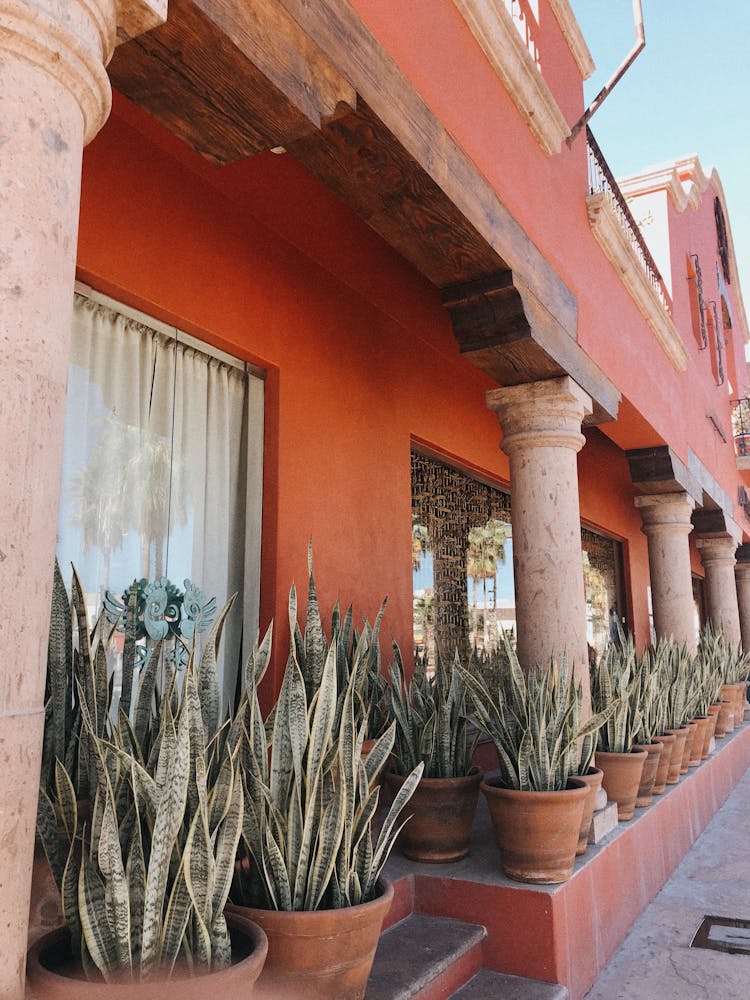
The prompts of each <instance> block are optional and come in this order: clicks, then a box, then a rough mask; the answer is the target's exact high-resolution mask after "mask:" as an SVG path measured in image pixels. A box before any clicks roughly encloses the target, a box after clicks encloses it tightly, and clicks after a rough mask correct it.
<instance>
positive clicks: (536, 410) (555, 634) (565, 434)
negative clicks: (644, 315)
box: [487, 376, 591, 702]
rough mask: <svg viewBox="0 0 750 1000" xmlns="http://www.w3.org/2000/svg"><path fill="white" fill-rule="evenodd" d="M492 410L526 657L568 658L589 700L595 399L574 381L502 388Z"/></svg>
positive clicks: (525, 661) (490, 399)
mask: <svg viewBox="0 0 750 1000" xmlns="http://www.w3.org/2000/svg"><path fill="white" fill-rule="evenodd" d="M487 405H488V406H489V408H490V409H491V410H494V411H495V412H496V413H497V415H498V417H499V419H500V424H501V426H502V428H503V440H502V444H501V448H502V450H503V451H504V452H505V454H506V455H507V456H508V458H509V459H510V482H511V515H512V520H513V572H514V578H515V591H516V620H517V628H518V657H519V660H520V662H521V664H522V665H523V666H524V667H525V668H526V669H528V668H530V667H531V666H533V665H534V664H536V663H543V664H546V663H548V662H549V660H550V657H552V656H555V657H558V658H559V657H561V656H562V654H563V653H565V654H566V655H567V657H568V661H569V662H570V663H573V664H574V667H575V671H576V676H577V677H579V678H580V680H581V683H582V684H583V689H584V692H585V693H586V700H587V702H588V691H589V679H588V648H587V642H586V602H585V597H584V587H583V556H582V549H581V518H580V509H579V503H578V462H577V458H576V456H577V454H578V452H579V451H580V450H581V447H582V446H583V444H584V441H585V438H584V436H583V434H582V433H581V422H582V421H583V418H584V416H585V415H586V414H588V413H591V398H590V397H589V396H588V395H587V394H586V393H585V392H584V391H583V389H581V388H580V387H579V386H578V385H577V384H576V383H575V382H574V381H573V380H572V379H571V378H570V377H569V376H564V377H562V378H556V379H550V380H549V381H546V382H534V383H531V384H529V385H517V386H511V387H509V388H505V389H494V390H491V391H490V392H488V393H487Z"/></svg>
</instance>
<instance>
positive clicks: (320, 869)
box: [304, 782, 346, 910]
mask: <svg viewBox="0 0 750 1000" xmlns="http://www.w3.org/2000/svg"><path fill="white" fill-rule="evenodd" d="M345 815H346V793H345V788H344V783H343V782H339V784H338V786H337V787H336V789H335V790H334V793H333V795H332V796H331V798H330V799H329V801H328V804H327V806H326V808H325V809H324V810H323V814H322V816H321V821H320V828H319V830H318V842H317V846H316V850H315V852H314V855H313V862H312V864H311V866H310V878H309V879H308V884H307V892H306V896H305V905H304V909H305V910H317V909H318V907H319V906H320V903H321V900H322V898H323V893H324V892H325V889H326V886H327V885H328V881H329V879H330V877H331V874H332V873H333V868H334V865H335V863H336V855H337V851H338V845H339V844H340V843H341V838H342V836H343V833H344V822H345Z"/></svg>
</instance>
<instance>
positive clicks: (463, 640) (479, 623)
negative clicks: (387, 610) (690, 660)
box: [412, 452, 625, 663]
mask: <svg viewBox="0 0 750 1000" xmlns="http://www.w3.org/2000/svg"><path fill="white" fill-rule="evenodd" d="M581 539H582V545H581V550H582V558H583V570H584V587H585V593H586V612H587V632H588V641H589V643H590V644H591V645H592V646H593V647H594V648H595V649H596V651H597V653H601V652H602V650H603V649H604V646H605V644H606V642H607V640H608V638H609V636H610V628H611V627H612V619H613V617H614V618H615V619H616V621H618V622H620V624H623V625H624V624H625V622H624V618H623V614H624V610H625V599H624V590H625V588H624V575H623V555H622V544H621V543H620V542H618V541H616V540H615V539H613V538H610V537H608V536H606V535H602V534H600V533H598V532H595V531H592V530H591V529H589V528H582V529H581ZM412 568H413V579H414V650H415V654H416V655H417V656H420V657H426V659H427V662H428V663H434V658H435V653H436V650H437V651H440V652H442V653H444V654H447V655H449V656H452V655H453V651H454V650H455V649H456V648H458V650H459V652H460V653H461V655H463V656H466V655H468V654H469V652H470V651H472V650H474V649H476V650H477V651H478V652H479V653H483V652H487V653H491V652H493V651H494V650H496V649H497V647H498V644H499V643H500V642H501V637H502V632H503V630H506V631H511V632H514V631H515V627H516V608H515V591H514V586H513V527H512V519H511V509H510V495H509V494H508V493H507V492H505V491H504V490H502V489H500V488H498V487H496V486H492V485H489V484H488V483H483V482H480V481H478V480H477V479H475V478H473V477H471V476H469V475H467V474H466V473H465V472H462V471H460V470H458V469H455V468H452V467H451V466H449V465H446V464H445V463H443V462H440V461H438V460H437V459H434V458H432V457H429V456H427V455H423V454H419V453H417V452H413V453H412Z"/></svg>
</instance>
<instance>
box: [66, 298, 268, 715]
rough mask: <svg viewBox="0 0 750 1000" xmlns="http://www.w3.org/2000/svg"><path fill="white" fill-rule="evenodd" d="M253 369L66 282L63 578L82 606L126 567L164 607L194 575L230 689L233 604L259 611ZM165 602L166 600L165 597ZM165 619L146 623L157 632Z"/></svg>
mask: <svg viewBox="0 0 750 1000" xmlns="http://www.w3.org/2000/svg"><path fill="white" fill-rule="evenodd" d="M262 448H263V380H262V378H260V377H257V376H256V375H254V374H252V373H251V372H250V371H249V370H248V368H247V366H246V365H245V364H243V363H242V362H240V361H238V360H237V359H234V358H231V357H229V356H227V355H223V354H221V353H219V352H213V351H212V350H211V349H210V348H206V347H205V345H202V344H200V343H199V342H197V341H194V340H192V339H191V338H188V337H187V336H185V335H184V334H182V333H181V332H179V331H177V330H175V329H174V328H170V327H165V326H164V325H162V324H159V323H157V322H155V321H153V320H149V319H148V318H147V317H144V316H141V315H140V314H135V313H133V312H132V311H131V310H128V309H126V308H125V307H122V306H119V305H118V304H116V303H113V302H112V301H111V300H107V299H104V298H103V297H98V296H95V295H80V294H77V295H76V298H75V304H74V314H73V329H72V346H71V363H70V368H69V373H68V402H67V412H66V422H65V442H64V450H63V471H62V486H61V494H60V497H61V499H60V509H59V517H58V546H57V554H58V559H59V562H60V566H61V570H62V572H63V576H64V578H65V579H66V582H67V583H69V581H70V573H71V570H70V565H71V563H73V564H74V565H75V566H76V569H77V570H78V574H79V576H80V578H81V581H82V583H83V585H84V586H85V587H86V588H87V591H88V593H89V600H90V603H91V606H92V610H93V608H94V607H95V606H98V605H100V604H101V602H102V601H103V598H104V595H105V592H106V591H110V592H111V593H112V594H114V595H121V594H123V593H124V592H125V591H126V590H127V589H128V588H129V587H130V585H131V583H132V582H133V580H134V579H137V580H142V581H144V583H143V589H145V588H146V587H147V586H149V585H150V586H151V588H152V590H151V595H152V597H153V598H154V601H155V603H154V613H155V614H156V615H157V618H158V617H166V618H168V617H169V613H170V612H169V611H168V608H173V606H174V596H175V594H182V593H184V591H185V589H186V587H187V584H186V581H191V582H192V584H193V585H195V586H196V587H197V588H198V589H199V590H200V591H201V592H202V594H203V596H204V597H205V599H206V600H210V599H211V598H215V599H216V604H217V606H218V608H221V606H222V605H223V603H224V602H225V601H226V600H227V598H228V597H229V596H230V595H231V594H233V593H235V592H236V593H238V595H239V602H238V603H239V608H235V610H234V613H233V615H232V619H231V620H230V622H229V623H228V626H227V629H226V632H225V636H224V643H223V652H224V655H223V663H222V673H223V677H224V698H225V704H227V703H228V701H230V700H231V698H232V697H233V695H234V684H235V679H236V668H237V664H238V662H239V660H240V645H241V641H242V623H243V613H244V619H245V632H246V634H247V635H248V636H250V637H253V636H254V634H255V630H256V629H257V621H258V588H259V571H260V512H261V484H262ZM162 605H163V606H162ZM163 627H164V625H163V624H161V625H159V624H158V623H157V624H155V625H154V628H155V630H156V631H158V630H159V628H163Z"/></svg>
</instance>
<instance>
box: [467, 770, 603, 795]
mask: <svg viewBox="0 0 750 1000" xmlns="http://www.w3.org/2000/svg"><path fill="white" fill-rule="evenodd" d="M577 779H578V775H570V776H569V778H568V781H570V782H574V784H573V785H572V787H568V788H556V789H553V790H552V791H550V792H540V791H535V790H526V791H525V790H522V789H520V788H505V786H504V785H501V784H500V781H501V779H500V778H488V779H487V780H486V781H483V782H482V784H481V785H480V788H481V790H482V791H483V792H484V793H485V795H486V794H487V793H488V792H489V793H490V795H494V794H500V795H503V796H505V797H506V798H516V797H517V796H519V795H524V796H526V795H536V796H542V795H543V796H549V795H570V793H571V792H573V793H575V794H577V795H579V796H580V797H581V798H583V797H584V796H585V795H588V792H589V788H588V785H586V784H585V783H584V782H583V781H577Z"/></svg>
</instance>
